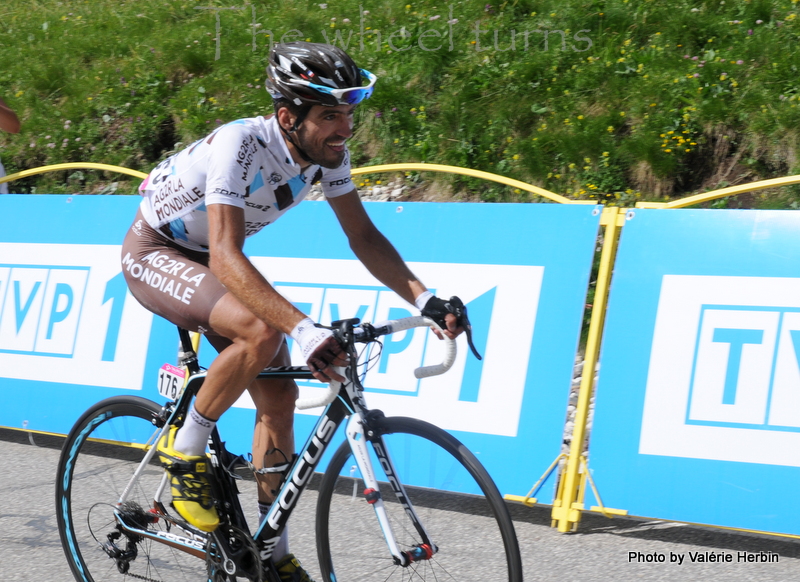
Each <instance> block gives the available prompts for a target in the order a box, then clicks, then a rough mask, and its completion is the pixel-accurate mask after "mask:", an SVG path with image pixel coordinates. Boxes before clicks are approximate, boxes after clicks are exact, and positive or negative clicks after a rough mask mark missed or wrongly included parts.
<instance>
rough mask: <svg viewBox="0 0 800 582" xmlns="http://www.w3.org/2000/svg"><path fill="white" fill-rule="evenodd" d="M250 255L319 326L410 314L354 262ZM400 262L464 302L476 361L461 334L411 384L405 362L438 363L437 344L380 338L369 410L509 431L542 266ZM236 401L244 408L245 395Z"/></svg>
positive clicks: (415, 333)
mask: <svg viewBox="0 0 800 582" xmlns="http://www.w3.org/2000/svg"><path fill="white" fill-rule="evenodd" d="M251 260H252V261H253V263H254V264H255V265H256V267H257V268H259V270H261V271H262V272H263V273H264V274H265V276H266V277H267V278H268V279H270V280H271V281H272V283H273V284H274V285H275V287H276V288H277V290H278V291H279V292H280V293H281V294H282V295H284V296H285V297H287V298H289V299H290V300H291V301H292V302H293V303H294V304H295V305H296V306H297V307H298V308H299V309H300V310H301V311H303V312H305V313H306V314H308V315H309V316H310V317H311V318H312V319H314V320H315V321H318V322H320V323H324V324H330V323H331V321H335V320H337V319H345V318H350V317H358V318H360V319H361V320H362V321H369V322H372V323H378V322H381V321H385V320H389V319H400V318H403V317H409V316H412V315H418V314H419V312H418V311H417V309H416V308H415V307H414V306H412V305H409V304H408V303H406V302H405V301H404V300H403V299H401V298H400V297H398V296H397V295H396V294H395V293H394V292H393V291H391V290H390V289H387V288H386V287H384V286H382V285H381V284H380V283H378V282H377V281H376V280H375V278H374V277H373V276H372V275H370V274H369V272H367V270H366V269H365V268H364V267H363V265H361V263H360V262H358V261H352V260H333V259H326V260H312V259H296V258H292V259H288V258H266V257H252V258H251ZM409 266H410V267H411V269H412V271H413V272H414V273H415V274H416V275H417V276H418V277H420V279H421V280H422V281H425V283H426V285H427V286H428V287H429V288H430V289H431V290H432V291H433V292H434V293H436V294H437V295H438V296H440V297H444V298H448V297H450V296H451V295H458V296H459V297H460V298H461V299H462V300H463V301H464V303H466V304H467V307H468V309H469V315H470V320H471V322H472V325H473V330H474V338H475V344H476V347H477V348H478V350H479V351H480V352H481V353H482V354H483V356H484V359H483V360H482V361H479V360H477V359H476V358H475V357H474V356H473V355H472V354H471V353H470V352H469V348H468V347H467V344H466V338H464V337H461V338H459V339H458V344H459V351H458V355H457V357H456V361H455V363H454V365H453V367H452V368H451V369H450V371H448V372H447V373H446V374H443V375H441V376H434V377H433V378H425V379H422V380H417V379H416V378H414V375H413V372H414V369H415V368H417V367H419V366H424V365H430V364H435V363H439V362H441V361H442V360H443V358H444V347H443V345H442V342H440V341H439V340H438V339H437V338H436V336H435V335H433V334H432V333H431V332H430V331H429V330H428V329H427V328H415V329H411V330H406V331H403V332H400V333H397V334H394V335H392V336H387V337H384V338H382V343H383V347H382V349H380V350H376V351H374V352H373V353H372V354H370V355H371V356H374V358H375V360H374V361H373V362H372V365H371V369H370V371H369V372H368V373H367V375H366V379H365V383H364V386H365V389H366V390H367V392H368V394H367V398H368V401H369V404H370V406H372V407H375V408H381V409H383V410H384V411H385V412H386V413H387V414H392V415H405V416H415V417H417V418H422V419H424V420H427V421H429V422H433V423H435V424H438V425H439V426H442V427H443V428H447V429H450V430H463V431H469V432H476V433H483V434H495V435H503V436H515V435H516V434H517V428H518V425H519V417H520V410H521V407H522V397H523V394H524V391H525V385H526V381H527V371H528V361H529V359H530V351H531V342H532V339H533V331H534V323H535V321H536V312H537V309H538V304H539V292H540V288H541V284H542V276H543V273H544V268H543V267H537V266H515V265H473V264H450V263H410V265H409ZM523 298H524V300H523ZM572 347H573V348H574V346H572ZM292 360H293V362H294V363H295V364H303V363H304V362H303V361H302V358H301V357H300V354H299V352H298V351H297V349H296V346H292ZM321 390H323V388H320V384H319V383H318V382H315V381H314V382H303V383H300V391H301V395H302V396H312V395H318V394H320V391H321ZM239 405H240V406H252V404H251V403H250V402H249V400H248V398H247V397H244V398H243V399H242V401H241V402H240V403H239ZM311 413H312V414H317V413H318V411H311Z"/></svg>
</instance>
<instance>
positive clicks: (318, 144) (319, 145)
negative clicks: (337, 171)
mask: <svg viewBox="0 0 800 582" xmlns="http://www.w3.org/2000/svg"><path fill="white" fill-rule="evenodd" d="M294 140H295V142H296V143H297V145H298V146H299V147H300V149H302V150H303V151H304V152H305V153H306V155H307V156H308V157H309V158H311V160H312V161H313V162H314V163H315V164H319V165H320V166H322V167H323V168H329V169H334V168H338V167H339V166H341V165H342V162H343V161H344V156H345V154H346V149H344V148H342V151H341V152H337V151H335V150H333V149H331V148H330V147H329V146H327V145H325V140H322V141H314V140H312V139H311V138H309V137H308V136H307V134H306V128H305V127H303V126H302V125H301V126H300V127H299V128H297V131H295V132H294ZM327 140H328V141H343V140H340V139H339V138H333V137H330V138H327Z"/></svg>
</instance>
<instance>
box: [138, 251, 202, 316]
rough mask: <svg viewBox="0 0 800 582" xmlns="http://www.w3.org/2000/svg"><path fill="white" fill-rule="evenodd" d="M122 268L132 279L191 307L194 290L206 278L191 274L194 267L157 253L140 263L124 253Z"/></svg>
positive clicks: (151, 254)
mask: <svg viewBox="0 0 800 582" xmlns="http://www.w3.org/2000/svg"><path fill="white" fill-rule="evenodd" d="M122 266H123V268H124V269H125V270H126V271H127V272H128V273H130V275H131V277H133V278H134V279H138V280H140V281H143V282H144V283H146V284H147V285H150V286H151V287H152V288H153V289H158V290H159V291H161V292H162V293H164V294H166V295H169V296H170V297H172V298H173V299H177V300H178V301H180V302H181V303H185V304H186V305H191V303H192V296H193V295H194V292H195V290H196V289H197V288H198V287H199V286H200V283H202V282H203V279H204V278H205V276H206V274H205V273H194V274H193V273H192V271H194V269H195V268H194V267H192V266H187V265H186V263H184V262H182V261H179V260H177V259H172V258H170V256H169V255H167V254H166V253H161V252H159V251H154V252H152V253H150V254H149V255H147V256H146V257H144V258H143V259H142V260H141V261H136V260H135V259H134V258H133V257H131V254H130V253H126V254H125V256H124V257H123V258H122ZM192 285H193V286H192Z"/></svg>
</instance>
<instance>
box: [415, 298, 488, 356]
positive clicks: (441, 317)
mask: <svg viewBox="0 0 800 582" xmlns="http://www.w3.org/2000/svg"><path fill="white" fill-rule="evenodd" d="M416 303H417V307H418V308H419V310H420V312H421V313H422V315H424V316H425V317H428V318H430V319H432V320H433V321H435V322H436V323H437V324H439V326H440V327H441V328H442V329H443V330H444V331H443V332H442V333H444V334H445V335H446V336H447V337H449V338H450V339H455V337H456V336H458V334H460V333H461V332H462V331H466V332H467V342H468V343H469V347H470V349H471V350H472V353H473V354H475V357H476V358H478V359H479V360H480V359H481V355H480V354H479V353H478V350H477V349H476V348H475V345H474V344H473V343H472V325H471V324H470V322H469V318H468V317H467V307H466V306H465V305H464V303H463V302H462V301H461V299H459V298H458V297H451V298H450V299H449V300H447V301H445V300H444V299H439V298H438V297H436V296H435V295H434V294H433V293H431V292H430V291H426V292H425V293H422V294H421V295H420V296H419V297H417V299H416ZM434 332H435V333H436V335H438V336H439V337H440V338H441V334H440V333H439V332H438V330H434Z"/></svg>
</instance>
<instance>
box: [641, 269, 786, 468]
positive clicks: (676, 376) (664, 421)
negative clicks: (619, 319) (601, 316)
mask: <svg viewBox="0 0 800 582" xmlns="http://www.w3.org/2000/svg"><path fill="white" fill-rule="evenodd" d="M798 298H800V279H791V278H767V277H764V278H761V277H712V276H679V275H667V276H665V277H664V279H663V281H662V288H661V294H660V300H659V306H658V312H657V315H656V324H655V328H654V334H653V347H652V351H651V358H650V364H649V369H648V377H647V384H646V393H645V406H644V413H643V417H642V429H641V437H640V443H639V452H640V453H642V454H652V455H663V456H675V457H688V458H700V459H713V460H724V461H739V462H747V463H762V464H774V465H789V466H800V448H798V445H800V299H798Z"/></svg>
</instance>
